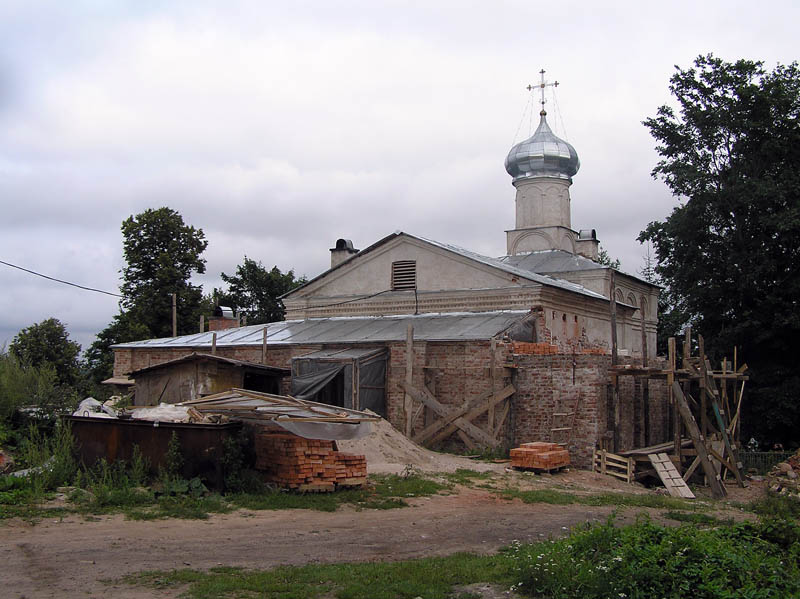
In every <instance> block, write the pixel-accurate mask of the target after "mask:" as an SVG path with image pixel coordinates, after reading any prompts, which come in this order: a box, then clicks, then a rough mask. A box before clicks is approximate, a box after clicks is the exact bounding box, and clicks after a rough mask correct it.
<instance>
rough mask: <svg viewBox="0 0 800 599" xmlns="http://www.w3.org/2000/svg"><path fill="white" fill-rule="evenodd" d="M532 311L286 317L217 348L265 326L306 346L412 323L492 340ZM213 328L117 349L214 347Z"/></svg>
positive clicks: (244, 341)
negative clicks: (297, 318)
mask: <svg viewBox="0 0 800 599" xmlns="http://www.w3.org/2000/svg"><path fill="white" fill-rule="evenodd" d="M528 314H530V312H528V311H526V310H500V311H496V312H453V313H437V314H417V315H414V314H405V315H398V316H339V317H332V318H309V319H307V320H284V321H282V322H271V323H269V324H266V325H264V324H256V325H250V326H246V327H240V328H237V329H224V330H221V331H215V333H216V335H217V342H216V345H217V347H231V346H243V345H251V346H260V345H261V344H262V342H263V334H264V332H263V331H264V327H266V328H267V345H268V346H270V345H303V344H317V343H348V344H349V343H383V342H388V341H405V339H406V331H407V327H408V325H409V324H410V325H413V327H414V339H415V340H417V341H469V340H476V339H490V338H492V337H494V336H495V335H498V334H500V333H502V332H504V331H505V330H507V329H509V328H510V327H512V326H514V325H515V324H517V323H518V322H519V321H520V320H522V319H523V318H524V317H525V316H526V315H528ZM213 335H214V333H212V332H210V331H209V332H206V333H197V334H195V335H183V336H181V337H166V338H162V339H146V340H143V341H131V342H129V343H117V344H115V345H112V346H111V347H112V348H119V349H134V348H148V349H152V348H170V347H195V348H197V347H211V342H212V336H213Z"/></svg>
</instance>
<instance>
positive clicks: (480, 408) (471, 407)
mask: <svg viewBox="0 0 800 599" xmlns="http://www.w3.org/2000/svg"><path fill="white" fill-rule="evenodd" d="M514 391H516V389H514V386H513V385H508V386H506V387H505V388H504V389H502V390H500V391H499V392H498V393H494V394H492V393H491V392H489V393H484V394H483V395H481V396H480V397H478V398H477V399H475V400H473V401H471V402H469V403H468V404H467V405H465V406H461V407H460V408H455V409H453V410H450V412H449V413H448V414H447V416H443V417H442V418H441V420H437V421H436V422H433V423H432V424H430V425H429V426H427V427H425V428H424V429H423V430H422V431H420V432H419V433H417V434H416V435H414V437H413V439H414V442H415V443H420V444H422V443H424V442H425V441H427V440H428V439H429V438H430V437H432V436H433V435H435V434H436V433H438V432H439V431H440V430H441V429H442V428H444V427H446V426H447V425H449V424H451V423H452V422H453V421H454V420H455V419H456V418H461V417H462V416H463V417H465V418H466V419H467V420H474V419H475V418H477V417H478V416H480V415H481V414H482V413H483V412H484V411H486V408H487V406H488V405H492V406H495V405H497V404H498V403H500V402H501V401H503V400H504V399H506V398H507V397H510V396H511V395H513V394H514ZM484 402H488V403H484ZM481 404H483V405H481ZM473 412H474V414H473ZM453 432H455V430H453V431H451V432H450V434H452V433H453ZM448 436H449V435H448Z"/></svg>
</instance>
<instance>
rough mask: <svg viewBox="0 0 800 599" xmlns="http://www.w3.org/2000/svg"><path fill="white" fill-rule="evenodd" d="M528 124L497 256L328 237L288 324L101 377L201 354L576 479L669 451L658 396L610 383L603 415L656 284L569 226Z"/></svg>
mask: <svg viewBox="0 0 800 599" xmlns="http://www.w3.org/2000/svg"><path fill="white" fill-rule="evenodd" d="M542 85H543V86H544V82H543V83H542ZM540 118H541V120H540V123H539V126H538V128H537V129H536V131H535V133H534V134H533V136H531V137H530V138H529V139H526V140H525V141H523V142H521V143H519V144H517V145H515V146H514V147H512V148H511V150H510V152H509V153H508V156H507V157H506V160H505V168H506V171H507V172H508V174H509V175H510V176H511V183H512V185H513V187H514V188H515V192H516V193H515V198H514V201H515V204H516V220H515V222H514V226H513V228H510V229H509V230H507V231H506V232H505V233H506V255H504V256H499V257H488V256H482V255H480V254H476V253H474V252H472V251H469V250H467V249H464V248H460V247H457V246H454V245H450V244H448V243H444V242H440V241H435V240H432V239H426V238H424V237H420V236H417V235H414V234H412V233H409V232H402V231H396V232H394V233H392V234H390V235H387V236H386V237H384V238H383V239H380V240H378V241H376V242H375V243H373V244H371V245H369V246H368V247H366V248H365V249H362V250H357V249H355V248H354V246H353V243H352V242H351V241H350V240H348V239H339V240H337V241H336V242H335V245H334V247H333V248H332V249H331V250H330V257H331V267H330V268H329V269H328V270H326V271H325V272H323V273H321V274H319V275H318V276H316V277H314V278H312V279H311V280H309V281H308V282H307V283H305V284H304V285H302V286H300V287H298V288H297V289H295V290H293V291H291V292H290V293H288V294H286V295H285V296H284V297H283V298H282V301H283V303H284V306H285V308H286V320H285V321H282V322H275V323H270V324H268V325H253V326H245V327H236V328H230V329H224V330H217V331H204V332H200V333H198V334H196V335H188V336H183V337H175V338H169V339H153V340H146V341H138V342H132V343H123V344H118V345H116V346H114V348H113V349H114V352H115V366H114V376H115V377H117V376H124V375H127V374H130V373H131V372H132V371H136V370H140V369H143V368H147V367H151V366H153V365H154V364H157V363H161V362H164V361H167V360H172V359H175V358H179V357H181V356H183V355H187V354H189V353H191V352H204V353H209V351H210V350H212V349H213V352H214V353H215V354H218V355H221V356H225V357H229V358H233V359H237V360H245V361H249V362H253V363H258V364H265V365H269V366H272V367H277V368H291V372H292V375H291V381H289V380H288V379H287V381H286V383H285V388H284V391H285V392H291V393H293V394H294V395H296V396H299V397H304V398H314V399H316V400H318V401H325V402H326V403H333V404H336V405H341V406H343V407H348V408H355V409H365V408H369V409H372V410H374V411H376V412H378V413H379V414H381V415H383V416H385V417H386V418H387V419H389V421H390V422H391V423H392V424H393V425H394V426H395V427H396V428H398V429H399V430H400V431H402V432H404V433H405V434H406V435H408V436H409V437H411V438H412V439H415V440H416V441H418V442H419V443H421V444H425V445H429V446H434V447H445V448H448V447H449V448H460V449H463V448H470V449H475V448H480V447H487V446H506V447H508V446H514V445H518V444H520V443H523V442H527V441H535V440H543V441H553V442H560V443H563V444H565V445H567V446H568V447H569V449H570V453H571V456H572V460H573V463H576V464H577V465H579V466H584V467H588V466H589V462H590V460H591V455H592V450H593V449H594V448H595V447H604V448H608V449H616V450H623V449H628V448H631V447H635V446H643V445H647V444H652V443H658V442H662V441H666V440H667V434H668V431H667V428H668V426H667V418H668V410H667V408H666V399H665V395H666V394H665V393H664V390H663V389H660V388H659V387H658V385H657V384H656V385H655V386H651V388H650V389H648V390H647V392H643V391H642V389H640V388H638V387H636V386H634V384H633V383H631V385H630V386H629V387H626V386H622V387H620V396H619V405H618V406H615V407H614V408H613V409H612V406H611V394H610V391H609V389H610V387H609V373H608V369H609V367H610V366H611V361H612V354H613V355H614V357H615V359H617V360H618V361H619V362H622V363H624V362H629V363H634V362H635V363H641V362H642V361H648V359H649V360H652V359H653V356H654V354H655V348H656V326H657V321H658V314H657V307H658V291H659V288H658V287H657V286H655V285H653V284H651V283H648V282H647V281H644V280H642V279H640V278H638V277H636V276H632V275H629V274H626V273H623V272H621V271H619V270H617V269H614V268H612V267H609V266H607V265H603V264H600V263H599V262H598V239H597V235H596V233H595V231H594V229H580V230H576V229H573V226H572V222H571V200H570V187H571V185H572V180H573V177H574V176H576V174H577V173H578V170H579V168H580V161H579V159H578V155H577V152H576V151H575V148H573V147H572V145H570V144H569V143H567V142H566V141H564V140H562V139H560V138H558V137H557V136H556V135H555V134H554V133H553V132H552V131H551V129H550V127H549V126H548V123H547V114H546V112H545V110H544V102H542V111H541V113H540ZM509 201H511V198H510V197H509ZM231 322H232V323H238V321H236V320H231ZM134 376H135V375H134ZM628 378H629V377H628ZM614 410H617V412H616V413H615V412H614ZM645 412H646V417H644V418H643V417H642V415H643V413H645ZM615 420H616V421H617V422H616V423H615ZM643 423H644V424H643Z"/></svg>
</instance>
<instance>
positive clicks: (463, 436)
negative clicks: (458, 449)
mask: <svg viewBox="0 0 800 599" xmlns="http://www.w3.org/2000/svg"><path fill="white" fill-rule="evenodd" d="M458 436H459V438H460V439H461V441H463V443H464V445H466V446H467V448H468V449H477V448H478V447H477V445H475V442H474V441H473V440H472V439H470V438H469V435H467V434H466V433H465V432H464V431H462V430H459V431H458Z"/></svg>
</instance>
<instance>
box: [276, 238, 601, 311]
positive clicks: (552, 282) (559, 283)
mask: <svg viewBox="0 0 800 599" xmlns="http://www.w3.org/2000/svg"><path fill="white" fill-rule="evenodd" d="M401 236H405V237H409V238H411V239H416V240H418V241H422V242H423V243H428V244H430V245H433V246H435V247H439V248H441V249H443V250H446V251H448V252H452V253H454V254H458V255H459V256H463V257H464V258H468V259H470V260H474V261H475V262H479V263H481V264H485V265H486V266H491V267H492V268H497V269H499V270H502V271H504V272H507V273H509V274H512V275H515V276H518V277H522V278H523V279H527V280H529V281H533V282H535V283H540V284H541V285H547V286H548V287H558V288H560V289H565V290H567V291H572V292H574V293H580V294H581V295H586V296H589V297H593V298H595V299H600V300H605V301H608V298H606V297H605V296H604V295H601V294H599V293H596V292H594V291H592V290H590V289H587V288H586V287H583V286H582V285H578V284H577V283H571V282H570V281H565V280H564V279H557V278H555V277H550V276H548V275H546V274H539V273H536V272H532V271H530V270H527V269H525V268H519V267H517V266H516V265H514V264H507V263H505V262H503V261H502V259H497V258H490V257H489V256H483V255H481V254H478V253H476V252H472V251H470V250H467V249H464V248H462V247H459V246H457V245H452V244H449V243H443V242H441V241H436V240H433V239H427V238H425V237H420V236H418V235H412V234H411V233H405V232H404V231H395V232H394V233H392V234H391V235H387V236H386V237H384V238H383V239H380V240H379V241H376V242H375V243H373V244H372V245H371V246H369V247H368V248H365V249H363V250H361V251H360V252H358V253H357V254H354V255H353V256H351V257H350V258H348V259H347V260H345V261H343V262H340V263H339V264H337V265H336V266H334V267H333V268H331V269H329V270H326V271H325V272H323V273H320V274H319V275H317V276H316V277H314V278H313V279H309V280H308V281H307V282H306V283H305V284H304V285H301V286H300V287H297V288H296V289H293V290H292V291H290V292H288V293H285V294H284V295H282V296H281V298H284V297H289V296H291V295H293V294H294V293H296V292H298V291H299V290H301V289H303V288H304V287H307V286H308V285H310V284H311V283H313V282H315V281H317V280H319V279H321V278H322V277H324V276H326V275H327V274H328V273H330V272H332V271H334V270H336V269H337V268H341V267H342V266H344V265H345V264H349V263H350V261H351V260H354V259H355V258H357V257H358V256H363V255H364V254H366V253H368V252H370V251H372V250H374V249H376V248H378V247H380V246H382V245H384V244H385V243H388V242H389V241H391V240H392V239H394V238H395V237H401Z"/></svg>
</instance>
